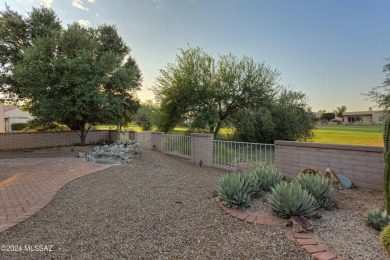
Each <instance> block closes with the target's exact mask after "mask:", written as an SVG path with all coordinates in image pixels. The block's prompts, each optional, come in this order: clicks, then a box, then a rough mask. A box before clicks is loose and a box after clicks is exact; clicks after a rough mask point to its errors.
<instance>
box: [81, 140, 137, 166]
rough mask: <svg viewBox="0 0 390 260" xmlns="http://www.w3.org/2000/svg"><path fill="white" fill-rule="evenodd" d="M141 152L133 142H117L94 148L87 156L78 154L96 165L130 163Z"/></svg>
mask: <svg viewBox="0 0 390 260" xmlns="http://www.w3.org/2000/svg"><path fill="white" fill-rule="evenodd" d="M141 153H142V150H141V149H140V147H139V144H138V143H136V142H135V141H134V140H125V141H118V142H115V143H113V144H110V145H104V146H96V147H94V148H92V150H91V151H89V152H88V153H87V154H79V157H81V158H84V159H85V160H86V161H94V162H98V163H115V164H116V163H131V162H132V161H133V158H134V156H135V155H139V156H141Z"/></svg>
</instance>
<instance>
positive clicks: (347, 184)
mask: <svg viewBox="0 0 390 260" xmlns="http://www.w3.org/2000/svg"><path fill="white" fill-rule="evenodd" d="M337 179H339V181H340V183H341V185H343V187H344V188H347V189H352V188H353V183H352V181H351V180H350V179H348V178H346V177H344V176H343V175H337Z"/></svg>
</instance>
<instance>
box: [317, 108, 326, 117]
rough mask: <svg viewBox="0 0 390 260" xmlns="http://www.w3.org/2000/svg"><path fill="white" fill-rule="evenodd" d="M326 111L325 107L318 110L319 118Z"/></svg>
mask: <svg viewBox="0 0 390 260" xmlns="http://www.w3.org/2000/svg"><path fill="white" fill-rule="evenodd" d="M324 113H326V110H325V109H321V110H318V119H321V117H322V115H323V114H324Z"/></svg>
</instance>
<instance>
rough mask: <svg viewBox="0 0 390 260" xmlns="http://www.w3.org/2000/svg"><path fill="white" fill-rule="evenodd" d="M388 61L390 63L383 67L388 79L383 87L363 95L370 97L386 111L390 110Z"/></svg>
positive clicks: (389, 67) (383, 83)
mask: <svg viewBox="0 0 390 260" xmlns="http://www.w3.org/2000/svg"><path fill="white" fill-rule="evenodd" d="M387 61H389V63H386V64H385V65H384V66H383V72H385V73H386V77H385V79H384V80H383V82H382V85H380V86H377V87H374V88H372V89H371V90H370V91H369V92H368V93H363V95H365V96H368V98H369V99H371V100H372V101H373V102H375V103H376V104H377V105H378V106H379V107H380V108H383V109H385V110H388V108H390V59H387Z"/></svg>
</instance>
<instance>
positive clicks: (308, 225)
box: [286, 216, 313, 233]
mask: <svg viewBox="0 0 390 260" xmlns="http://www.w3.org/2000/svg"><path fill="white" fill-rule="evenodd" d="M286 226H287V227H293V229H294V232H295V233H307V232H309V231H313V222H311V221H310V220H309V219H307V218H305V217H302V216H295V217H292V218H291V219H289V220H288V221H287V224H286Z"/></svg>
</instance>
